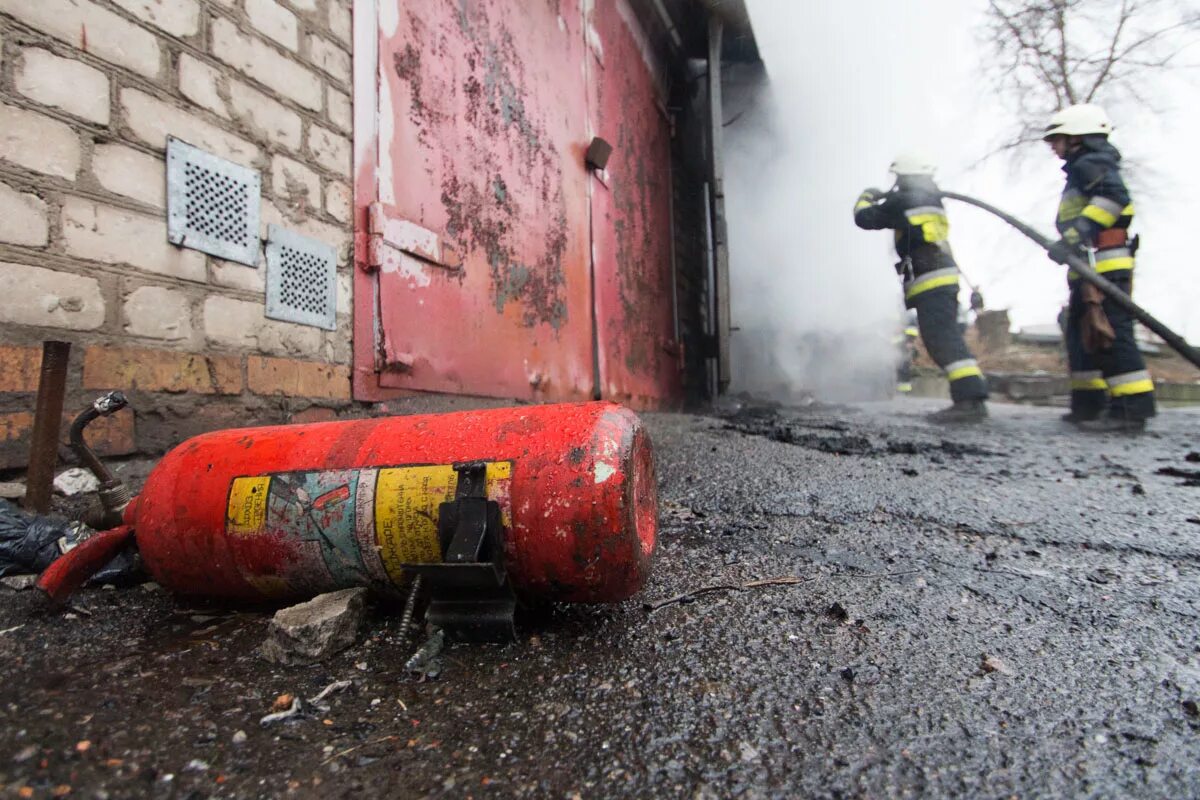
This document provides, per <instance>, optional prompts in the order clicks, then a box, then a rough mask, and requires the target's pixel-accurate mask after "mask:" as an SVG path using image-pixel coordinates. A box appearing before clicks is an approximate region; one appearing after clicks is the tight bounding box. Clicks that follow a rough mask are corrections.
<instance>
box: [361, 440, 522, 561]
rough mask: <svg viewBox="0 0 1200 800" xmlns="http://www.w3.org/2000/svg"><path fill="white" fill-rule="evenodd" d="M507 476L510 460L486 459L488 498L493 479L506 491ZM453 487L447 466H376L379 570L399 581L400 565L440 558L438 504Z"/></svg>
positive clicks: (454, 477)
mask: <svg viewBox="0 0 1200 800" xmlns="http://www.w3.org/2000/svg"><path fill="white" fill-rule="evenodd" d="M511 478H512V463H511V462H508V461H498V462H491V463H489V464H488V465H487V473H486V484H487V493H488V496H489V497H493V495H495V494H496V493H497V490H498V489H499V488H500V487H498V486H497V484H498V483H501V482H503V484H504V488H505V489H507V483H508V481H509V479H511ZM457 488H458V473H456V472H455V471H454V467H452V466H450V465H449V464H435V465H431V466H421V467H395V468H391V469H381V470H379V474H378V478H377V479H376V484H375V540H376V542H377V543H378V546H379V555H380V558H381V559H382V561H383V565H384V568H385V569H386V570H387V572H388V574H389V575H390V576H392V578H393V580H397V581H398V580H399V579H400V577H401V574H402V570H401V568H400V565H401V564H430V563H436V562H438V561H441V560H442V551H441V546H440V544H439V542H438V533H437V520H438V506H440V505H441V504H442V503H444V502H447V501H449V500H453V499H454V492H455V489H457ZM503 494H505V495H507V492H503ZM493 499H496V498H495V497H493ZM505 511H507V508H506V509H505ZM505 516H507V514H505ZM506 523H507V520H506Z"/></svg>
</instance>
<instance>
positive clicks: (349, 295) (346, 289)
mask: <svg viewBox="0 0 1200 800" xmlns="http://www.w3.org/2000/svg"><path fill="white" fill-rule="evenodd" d="M353 300H354V273H353V272H339V273H338V276H337V313H339V314H349V313H350V308H351V306H352V305H353Z"/></svg>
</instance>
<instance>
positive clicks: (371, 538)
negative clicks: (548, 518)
mask: <svg viewBox="0 0 1200 800" xmlns="http://www.w3.org/2000/svg"><path fill="white" fill-rule="evenodd" d="M511 478H512V464H511V462H507V461H502V462H491V463H489V464H488V465H487V473H486V486H487V494H488V497H489V498H490V499H492V500H495V501H496V502H498V503H500V508H501V515H502V518H503V520H504V524H505V525H509V524H510V519H511V515H510V507H511V500H510V494H509V486H510V483H511ZM457 487H458V473H456V472H455V471H454V468H453V467H452V466H451V465H449V464H436V465H422V466H405V467H383V468H379V469H362V470H320V471H313V472H288V473H277V474H275V475H269V476H258V477H244V478H234V480H233V482H232V484H231V485H230V488H229V505H228V509H227V512H226V531H227V533H228V534H229V535H230V536H231V537H232V538H234V539H235V540H236V539H242V540H247V539H250V538H252V537H261V536H265V535H270V536H272V537H273V538H274V540H275V541H276V542H277V543H278V544H279V545H281V546H282V547H284V548H285V549H286V551H287V552H286V555H284V554H283V553H280V555H279V557H278V558H275V559H272V563H271V564H270V569H271V570H272V571H273V574H271V575H265V574H263V573H262V570H263V569H264V568H265V567H266V566H267V565H264V564H262V563H256V564H255V565H250V564H248V563H246V559H239V561H240V562H241V567H242V572H243V576H244V577H245V578H246V579H247V580H248V581H249V582H251V583H252V584H254V585H256V586H259V587H260V589H261V590H263V591H264V593H267V594H277V593H280V592H281V591H282V590H283V589H284V588H285V587H292V588H293V589H304V590H310V591H327V590H329V589H333V588H339V587H346V586H364V585H379V584H389V583H390V584H397V585H399V584H402V583H403V582H404V575H403V570H402V569H401V565H402V564H406V563H407V564H412V563H430V562H437V561H439V560H441V548H440V545H439V542H438V535H437V519H438V509H439V506H440V504H441V503H443V502H445V501H447V500H452V499H454V492H455V489H456V488H457ZM239 549H244V548H239ZM268 588H269V589H270V591H268Z"/></svg>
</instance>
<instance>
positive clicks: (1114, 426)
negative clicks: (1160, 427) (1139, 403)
mask: <svg viewBox="0 0 1200 800" xmlns="http://www.w3.org/2000/svg"><path fill="white" fill-rule="evenodd" d="M1076 427H1078V428H1079V430H1081V431H1086V432H1087V433H1125V434H1129V435H1131V436H1137V435H1138V434H1140V433H1142V432H1144V431H1145V430H1146V420H1145V419H1143V418H1141V417H1119V416H1114V415H1109V414H1106V415H1105V416H1103V417H1097V418H1096V419H1089V420H1083V421H1081V422H1078V423H1076Z"/></svg>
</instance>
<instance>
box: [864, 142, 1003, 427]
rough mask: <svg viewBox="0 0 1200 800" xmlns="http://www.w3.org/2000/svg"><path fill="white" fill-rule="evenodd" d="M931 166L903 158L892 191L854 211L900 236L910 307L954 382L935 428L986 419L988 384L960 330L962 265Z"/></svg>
mask: <svg viewBox="0 0 1200 800" xmlns="http://www.w3.org/2000/svg"><path fill="white" fill-rule="evenodd" d="M934 169H935V167H934V164H933V163H932V160H930V159H928V158H925V157H923V156H921V155H917V154H905V155H901V156H898V157H897V158H896V160H895V161H893V162H892V166H891V171H892V173H893V174H894V175H895V176H896V184H895V186H893V187H892V189H891V191H889V192H886V193H884V192H881V191H880V190H878V189H867V190H866V191H864V192H863V193H862V194H861V195H859V197H858V201H857V202H856V203H855V205H854V222H855V224H856V225H858V227H860V228H863V229H866V230H882V229H885V228H890V229H892V230H893V231H894V235H895V243H896V254H897V255H898V256H899V257H900V261H899V263H898V264H896V271H897V272H899V273H900V275H901V277H902V278H903V281H904V304H905V306H906V307H907V308H910V309H915V310H916V312H917V327H918V329H919V330H920V332H921V340H922V341H923V342H924V343H925V349H926V350H928V351H929V355H930V357H931V358H933V360H934V361H935V362H936V363H937V365H938V366H939V367H941V368H942V370H944V371H945V373H946V380H948V381H949V382H950V398H951V399H952V400H953V401H954V403H953V405H951V406H950V407H949V408H945V409H942V410H941V411H938V412H936V413H934V414H932V415H931V416H930V418H931V419H932V420H933V421H935V422H977V421H979V420H982V419H984V418H985V417H986V416H987V403H986V401H987V396H988V392H987V384H986V382H985V381H984V379H983V372H982V371H981V370H980V369H979V364H978V363H977V362H976V361H975V358H974V357H973V356H972V355H971V351H970V350H969V349H967V344H966V342H965V341H964V340H963V336H962V331H961V329H960V328H959V325H958V283H959V272H958V265H957V264H956V263H955V261H954V254H953V253H952V252H951V250H950V242H949V235H950V223H949V222H948V220H947V218H946V209H945V207H944V206H943V205H942V198H941V192H940V191H939V190H938V187H937V184H936V183H934V180H933V173H934Z"/></svg>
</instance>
